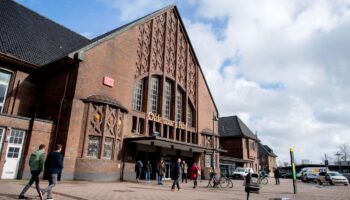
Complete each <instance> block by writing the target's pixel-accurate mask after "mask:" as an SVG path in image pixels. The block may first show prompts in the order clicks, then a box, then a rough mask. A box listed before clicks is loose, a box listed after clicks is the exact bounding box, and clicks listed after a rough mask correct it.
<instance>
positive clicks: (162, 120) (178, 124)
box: [148, 112, 186, 130]
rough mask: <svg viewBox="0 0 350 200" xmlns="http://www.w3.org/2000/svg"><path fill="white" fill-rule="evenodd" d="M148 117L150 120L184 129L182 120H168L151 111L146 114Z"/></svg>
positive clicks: (184, 125)
mask: <svg viewBox="0 0 350 200" xmlns="http://www.w3.org/2000/svg"><path fill="white" fill-rule="evenodd" d="M148 119H149V120H151V121H155V122H159V123H162V124H165V125H168V126H173V127H175V128H179V129H183V130H185V129H186V124H185V123H183V122H176V121H173V120H170V119H165V118H163V117H161V116H159V115H157V114H154V113H152V112H150V113H149V114H148Z"/></svg>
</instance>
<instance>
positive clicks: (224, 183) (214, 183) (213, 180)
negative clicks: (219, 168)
mask: <svg viewBox="0 0 350 200" xmlns="http://www.w3.org/2000/svg"><path fill="white" fill-rule="evenodd" d="M208 187H213V188H215V187H221V188H227V187H229V188H232V187H233V181H232V179H231V178H228V177H224V176H221V177H220V178H217V176H216V173H211V174H210V179H209V182H208V185H207V188H208Z"/></svg>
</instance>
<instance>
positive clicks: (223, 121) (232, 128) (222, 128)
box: [219, 116, 257, 140]
mask: <svg viewBox="0 0 350 200" xmlns="http://www.w3.org/2000/svg"><path fill="white" fill-rule="evenodd" d="M219 134H220V137H248V138H251V139H255V140H256V139H257V136H256V135H255V134H254V133H253V132H252V131H251V130H250V129H249V128H248V127H247V125H245V124H244V123H243V122H242V120H241V119H239V117H237V116H230V117H220V119H219Z"/></svg>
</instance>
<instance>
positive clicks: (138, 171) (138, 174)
mask: <svg viewBox="0 0 350 200" xmlns="http://www.w3.org/2000/svg"><path fill="white" fill-rule="evenodd" d="M142 167H143V164H142V161H141V160H138V161H137V162H136V164H135V172H136V181H137V182H139V181H140V178H141V172H142Z"/></svg>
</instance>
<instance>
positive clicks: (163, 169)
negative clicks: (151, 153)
mask: <svg viewBox="0 0 350 200" xmlns="http://www.w3.org/2000/svg"><path fill="white" fill-rule="evenodd" d="M165 172H166V166H165V163H164V161H163V159H161V160H160V162H159V164H158V185H163V183H162V179H163V177H164V175H165Z"/></svg>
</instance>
